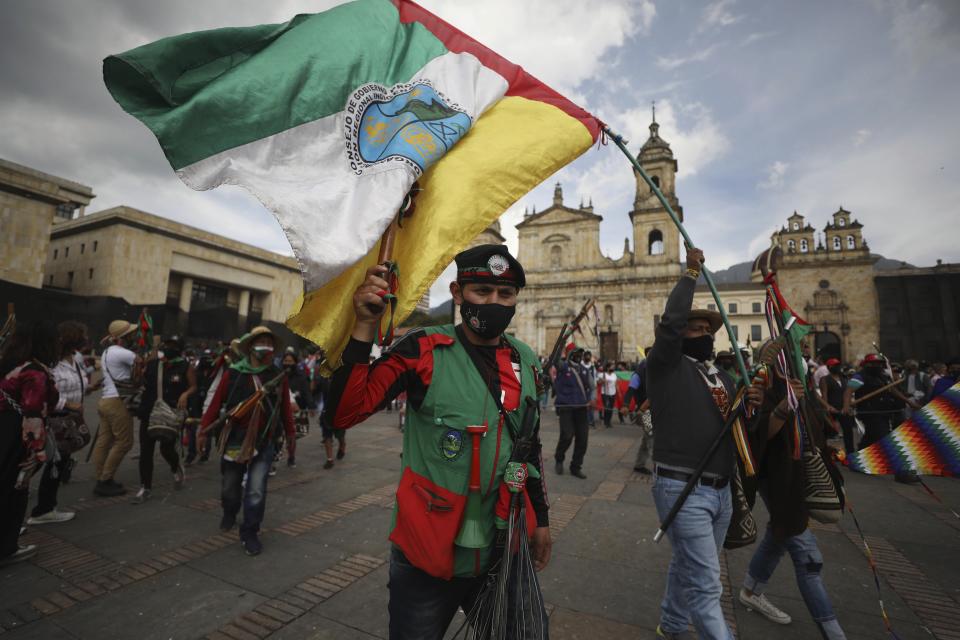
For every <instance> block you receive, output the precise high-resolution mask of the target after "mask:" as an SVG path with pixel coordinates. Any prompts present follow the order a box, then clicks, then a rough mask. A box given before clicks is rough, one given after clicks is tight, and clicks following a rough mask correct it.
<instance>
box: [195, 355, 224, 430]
mask: <svg viewBox="0 0 960 640" xmlns="http://www.w3.org/2000/svg"><path fill="white" fill-rule="evenodd" d="M229 384H230V370H229V369H228V370H226V371H224V372H223V375H222V376H220V385H219V386H218V387H217V391H216V393H214V395H213V400H211V401H210V406H209V407H207V410H206V412H204V414H203V417H202V418H200V427H201V428H203V427H208V426H210V423H212V422H213V421H215V420H216V419H217V418H219V417H220V407H221V406H223V399H224V397H225V396H226V395H227V387H228V386H229Z"/></svg>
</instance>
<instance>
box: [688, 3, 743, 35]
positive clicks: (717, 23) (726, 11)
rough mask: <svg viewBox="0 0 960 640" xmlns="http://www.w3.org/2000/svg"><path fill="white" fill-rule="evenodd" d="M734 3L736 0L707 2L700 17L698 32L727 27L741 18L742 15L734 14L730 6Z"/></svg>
mask: <svg viewBox="0 0 960 640" xmlns="http://www.w3.org/2000/svg"><path fill="white" fill-rule="evenodd" d="M734 4H736V0H717V2H711V3H710V4H708V5H707V6H706V7H705V8H704V10H703V14H702V15H701V18H700V25H699V26H698V27H697V31H698V32H703V31H706V30H707V29H712V28H716V27H729V26H730V25H732V24H736V23H738V22H740V21H741V20H743V16H742V15H734V14H733V13H732V12H731V11H730V7H731V6H733V5H734Z"/></svg>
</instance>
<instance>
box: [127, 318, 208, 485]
mask: <svg viewBox="0 0 960 640" xmlns="http://www.w3.org/2000/svg"><path fill="white" fill-rule="evenodd" d="M160 351H161V353H160V354H158V355H159V357H158V358H155V359H153V360H150V361H149V362H147V366H146V369H145V370H144V374H143V395H142V396H141V397H140V409H139V411H138V414H137V417H139V418H140V460H139V463H140V464H139V467H140V489H139V490H138V491H137V494H136V495H135V496H134V497H133V504H143V503H144V502H146V501H147V500H149V499H150V496H151V495H152V494H153V451H154V448H155V447H156V445H157V442H158V440H157V439H156V438H155V437H151V436H150V432H149V427H150V413H151V412H152V411H153V406H154V404H156V402H157V400H158V399H159V400H163V402H166V403H167V405H168V406H169V407H170V408H172V409H177V410H179V411H183V412H186V410H187V405H188V404H189V402H190V398H191V397H193V395H194V394H195V393H196V392H197V370H196V368H195V367H193V366H191V364H190V362H189V361H188V360H187V359H186V358H185V357H184V355H183V339H182V338H180V336H170V337H169V338H167V339H166V340H164V341H163V343H162V344H161V345H160ZM161 363H162V364H163V367H162V369H163V380H162V381H161V382H160V385H161V389H160V390H161V391H162V393H163V397H162V398H158V397H157V376H158V375H159V374H160V370H161V366H160V365H161ZM159 443H160V455H162V456H163V459H164V460H165V461H166V462H167V464H168V465H169V466H170V471H171V472H172V473H173V488H174V489H178V490H179V489H181V488H182V487H183V482H184V480H185V473H184V469H183V465H182V464H181V463H180V456H179V454H178V453H177V442H176V440H160V441H159Z"/></svg>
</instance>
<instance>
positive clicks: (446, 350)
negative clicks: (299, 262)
mask: <svg viewBox="0 0 960 640" xmlns="http://www.w3.org/2000/svg"><path fill="white" fill-rule="evenodd" d="M455 260H456V264H457V280H456V281H455V282H452V283H450V294H451V295H452V296H453V300H454V302H455V303H456V304H457V305H458V306H459V307H460V315H461V318H462V319H463V323H462V324H460V325H458V326H456V327H455V326H454V325H452V324H451V325H444V326H439V327H428V328H426V329H420V330H417V331H413V332H411V333H409V334H407V335H406V336H404V337H403V339H402V340H400V341H399V342H397V343H396V344H394V345H393V347H392V348H390V349H389V350H388V351H387V352H386V353H385V354H384V355H383V356H382V357H381V358H380V359H378V360H376V361H375V362H373V363H372V364H368V359H369V355H370V350H371V347H372V345H373V340H374V338H375V336H376V334H377V328H378V324H379V322H380V317H381V315H382V314H383V312H384V308H385V305H384V303H383V295H384V293H385V292H386V291H387V289H388V284H387V282H386V280H385V279H384V274H385V273H386V268H385V267H383V266H375V267H371V268H370V269H368V270H367V274H366V279H365V280H364V282H363V283H362V284H361V286H360V287H359V288H358V289H357V290H356V292H355V293H354V297H353V304H354V310H355V313H356V320H355V322H354V328H353V332H352V337H351V339H350V342H349V343H348V344H347V347H346V349H345V350H344V352H343V356H342V358H343V365H342V366H341V367H340V368H339V369H337V371H336V372H335V373H334V375H333V378H332V380H331V385H330V387H331V388H330V402H331V406H330V407H329V409H328V411H329V414H330V415H331V416H332V423H333V426H334V427H337V428H347V427H351V426H353V425H355V424H358V423H360V422H362V421H363V420H365V419H366V418H367V417H369V416H370V415H372V414H373V413H375V412H376V411H380V410H381V409H383V408H384V407H386V406H387V405H388V404H389V403H390V402H391V401H392V400H393V399H394V398H395V397H396V396H397V395H398V394H400V393H401V392H406V393H407V414H406V424H405V426H404V431H403V464H402V466H403V474H402V476H401V478H400V486H399V488H398V490H397V507H396V510H395V512H394V519H393V524H392V527H391V533H390V540H391V542H392V543H393V551H392V554H391V558H390V582H389V590H390V604H389V611H390V638H391V639H392V640H398V639H406V638H410V639H414V638H415V639H417V640H422V639H431V638H437V639H439V638H442V637H443V635H444V633H445V631H446V629H447V627H448V626H449V624H450V621H451V620H452V619H453V616H454V614H455V613H456V611H457V608H458V607H461V606H462V607H463V609H464V611H466V612H469V611H470V610H471V609H472V608H473V604H474V602H475V601H476V599H477V595H478V593H479V592H480V590H481V588H482V587H483V585H484V582H485V580H486V574H487V571H488V570H489V569H490V567H491V565H492V564H493V562H494V561H495V558H496V555H497V544H496V543H497V523H496V506H497V502H498V500H499V501H502V500H503V498H504V495H507V496H508V494H507V492H508V487H507V485H506V484H505V483H504V471H505V470H506V469H507V467H508V463H510V461H511V456H512V453H513V449H514V446H515V445H516V444H517V442H518V440H520V438H521V436H522V435H525V433H522V429H523V428H524V425H529V424H533V425H534V427H533V432H532V433H533V435H532V446H531V447H530V448H529V453H528V454H527V455H526V456H525V457H524V460H522V461H521V466H524V469H525V471H526V474H525V475H527V476H529V477H528V478H527V481H526V485H525V487H524V489H523V490H524V492H525V493H526V496H525V498H524V499H525V500H526V502H527V510H526V511H527V514H528V516H535V525H534V524H532V523H531V524H530V525H528V529H529V531H531V532H532V550H533V564H534V567H535V568H536V569H537V570H540V569H543V568H544V567H545V566H546V565H547V563H548V562H549V560H550V550H551V541H550V530H549V526H548V525H549V521H548V519H547V501H546V496H545V489H544V485H543V481H542V479H541V475H542V469H543V465H542V461H541V454H540V449H541V447H540V440H539V415H536V413H535V414H534V415H532V416H527V415H526V412H527V411H534V412H537V406H538V405H537V403H536V398H537V397H538V396H539V392H540V390H539V389H538V388H537V384H538V381H539V380H540V364H539V360H538V359H537V357H536V355H535V354H534V352H533V351H532V350H531V349H530V347H528V346H527V345H525V344H524V343H522V342H520V341H519V340H517V339H516V338H513V337H512V336H509V335H507V334H506V333H505V331H506V329H507V327H508V326H509V324H510V320H511V319H512V318H513V314H514V311H515V310H516V304H517V297H518V294H519V292H520V289H522V288H523V286H524V284H525V276H524V272H523V267H521V266H520V263H519V262H517V261H516V259H514V257H513V256H512V255H510V253H509V252H508V251H507V248H506V247H504V246H502V245H481V246H479V247H474V248H471V249H468V250H466V251H464V252H462V253H460V254H459V255H457V256H456V259H455ZM528 399H529V401H528ZM531 418H532V420H531ZM511 464H515V463H511ZM533 588H536V587H533ZM536 595H537V596H539V594H536Z"/></svg>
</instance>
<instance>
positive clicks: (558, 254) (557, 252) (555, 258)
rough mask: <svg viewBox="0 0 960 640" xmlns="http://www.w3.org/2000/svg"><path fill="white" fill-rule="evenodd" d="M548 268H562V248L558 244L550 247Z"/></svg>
mask: <svg viewBox="0 0 960 640" xmlns="http://www.w3.org/2000/svg"><path fill="white" fill-rule="evenodd" d="M550 266H551V267H562V266H563V247H561V246H560V245H558V244H555V245H553V246H551V247H550Z"/></svg>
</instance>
